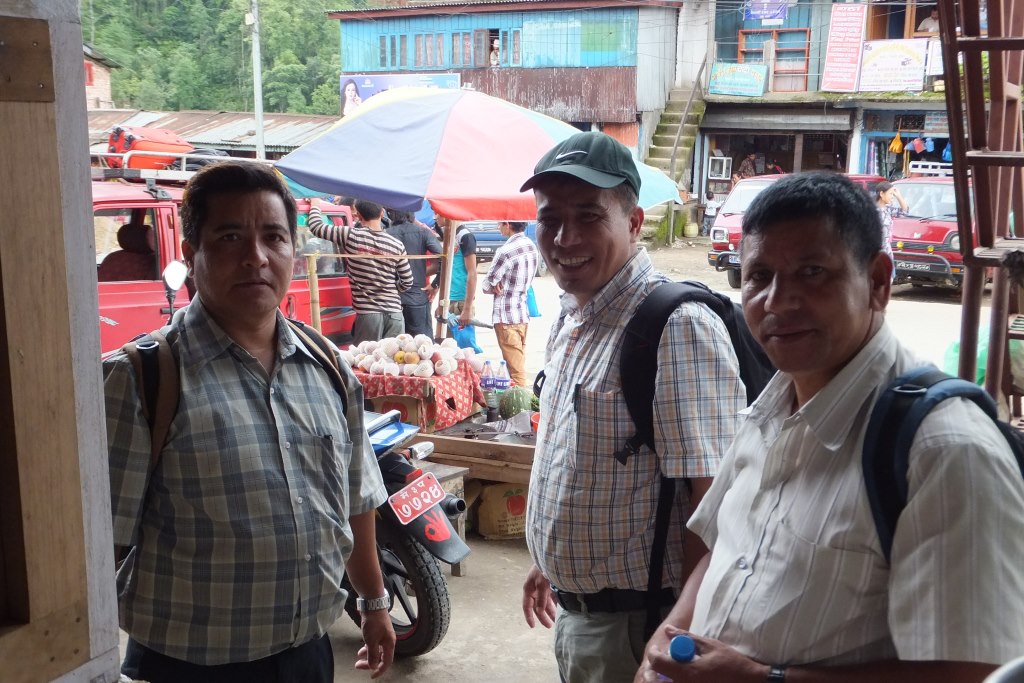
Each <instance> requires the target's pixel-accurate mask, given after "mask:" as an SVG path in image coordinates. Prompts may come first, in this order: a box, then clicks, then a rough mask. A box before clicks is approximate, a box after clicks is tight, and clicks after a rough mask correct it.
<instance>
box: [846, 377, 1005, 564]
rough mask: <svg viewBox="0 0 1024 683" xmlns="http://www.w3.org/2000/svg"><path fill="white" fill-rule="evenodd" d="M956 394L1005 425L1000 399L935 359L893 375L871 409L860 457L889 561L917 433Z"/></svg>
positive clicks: (866, 487) (881, 539) (879, 533)
mask: <svg viewBox="0 0 1024 683" xmlns="http://www.w3.org/2000/svg"><path fill="white" fill-rule="evenodd" d="M956 397H961V398H966V399H970V400H971V401H973V402H974V403H975V404H977V405H978V407H980V408H981V409H982V410H983V411H984V412H985V414H986V415H988V416H989V418H990V419H992V420H993V421H994V422H996V423H997V424H998V425H1000V431H1003V430H1002V425H1001V424H1000V421H999V419H998V411H997V409H996V404H995V402H994V401H993V400H992V397H990V396H989V395H988V394H987V393H986V392H985V390H984V389H982V388H981V387H980V386H978V385H977V384H974V383H973V382H968V381H966V380H962V379H960V378H958V377H953V376H951V375H948V374H946V373H944V372H942V371H941V370H939V369H938V368H936V367H934V366H932V365H927V366H923V367H920V368H915V369H914V370H910V371H909V372H906V373H904V374H902V375H900V376H899V377H897V378H896V379H894V380H893V381H892V382H891V383H890V384H889V386H888V387H886V389H885V390H884V391H883V392H882V395H881V396H880V397H879V399H878V401H877V402H876V403H875V407H874V408H873V409H872V411H871V417H870V418H869V420H868V427H867V431H866V432H865V435H864V449H863V452H862V454H861V461H862V467H863V470H864V483H865V489H866V491H867V496H868V503H869V504H870V506H871V515H872V517H873V518H874V520H875V528H876V530H877V532H878V539H879V541H880V543H881V546H882V553H883V554H884V555H885V559H886V561H887V562H889V561H891V554H892V542H893V537H894V535H895V533H896V524H897V522H898V521H899V517H900V514H901V513H902V512H903V508H905V507H906V505H907V497H908V491H907V488H908V483H907V471H908V469H909V466H910V462H909V461H910V447H911V446H912V445H913V443H914V436H915V434H917V429H918V427H920V426H921V422H922V421H924V418H925V417H927V416H928V413H929V412H931V410H932V408H934V407H935V406H936V405H938V404H939V403H941V402H942V401H945V400H946V399H949V398H956ZM1003 433H1004V435H1006V433H1005V431H1004V432H1003ZM1008 441H1009V443H1010V445H1011V446H1012V447H1014V448H1013V450H1014V455H1015V456H1016V457H1017V459H1018V464H1024V463H1022V461H1021V453H1020V448H1019V447H1015V442H1014V441H1013V440H1010V439H1009V438H1008Z"/></svg>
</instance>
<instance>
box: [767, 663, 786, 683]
mask: <svg viewBox="0 0 1024 683" xmlns="http://www.w3.org/2000/svg"><path fill="white" fill-rule="evenodd" d="M765 680H767V681H768V683H778V682H779V681H785V680H786V667H784V666H772V667H769V669H768V678H767V679H765Z"/></svg>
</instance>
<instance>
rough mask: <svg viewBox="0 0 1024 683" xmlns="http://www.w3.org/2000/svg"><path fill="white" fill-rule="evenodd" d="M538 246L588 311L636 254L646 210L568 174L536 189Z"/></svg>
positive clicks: (565, 286) (562, 283)
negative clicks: (631, 206)
mask: <svg viewBox="0 0 1024 683" xmlns="http://www.w3.org/2000/svg"><path fill="white" fill-rule="evenodd" d="M534 196H535V197H536V200H537V244H538V245H539V246H540V252H541V254H542V255H543V256H544V261H545V262H546V263H547V265H548V270H550V271H551V273H552V274H553V275H554V276H555V281H556V282H558V286H559V287H561V288H562V289H563V290H564V291H566V292H567V293H569V294H572V295H573V296H575V297H576V300H577V301H578V303H579V305H580V306H585V305H586V304H587V303H589V302H590V300H591V299H592V298H593V297H594V295H595V294H597V293H598V292H599V291H600V290H601V288H602V287H604V286H605V285H606V284H608V281H609V280H611V279H612V277H614V276H615V274H616V273H617V272H619V270H620V269H621V268H622V266H624V265H625V264H626V262H627V261H629V259H630V258H631V257H632V256H633V254H634V253H635V252H636V243H637V239H638V237H639V235H640V227H641V225H643V222H644V212H643V209H641V208H639V207H634V208H633V209H632V210H629V211H627V210H626V208H625V207H624V206H623V205H622V203H621V202H620V200H619V196H618V195H617V194H616V191H615V189H614V188H613V189H602V188H599V187H595V186H593V185H591V184H589V183H586V182H583V181H582V180H579V179H578V178H575V177H573V176H570V175H568V174H564V173H554V174H551V175H550V177H546V178H544V179H543V180H541V181H539V182H538V183H537V185H536V186H535V187H534Z"/></svg>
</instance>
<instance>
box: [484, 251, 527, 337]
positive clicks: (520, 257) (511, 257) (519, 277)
mask: <svg viewBox="0 0 1024 683" xmlns="http://www.w3.org/2000/svg"><path fill="white" fill-rule="evenodd" d="M537 258H538V256H537V248H536V247H535V246H534V245H533V242H532V241H530V238H529V237H527V236H526V233H522V232H514V233H512V235H511V236H510V237H509V238H508V240H506V242H505V243H504V244H503V245H501V246H500V247H498V250H497V251H496V252H495V253H494V263H492V264H491V268H490V270H488V271H487V275H486V277H485V278H484V291H485V292H489V291H491V290H493V289H494V287H495V285H498V284H501V286H502V290H501V294H495V295H494V306H493V308H492V311H491V321H492V322H495V323H502V324H505V325H521V324H524V323H529V322H530V310H529V308H527V306H526V290H528V289H529V288H530V285H531V284H532V283H533V276H534V274H535V273H536V272H537Z"/></svg>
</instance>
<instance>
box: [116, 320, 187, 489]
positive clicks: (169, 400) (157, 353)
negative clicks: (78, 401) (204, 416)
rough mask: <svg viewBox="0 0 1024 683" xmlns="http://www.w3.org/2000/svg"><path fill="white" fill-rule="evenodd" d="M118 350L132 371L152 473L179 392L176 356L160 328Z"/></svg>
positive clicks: (176, 407) (174, 411) (168, 429)
mask: <svg viewBox="0 0 1024 683" xmlns="http://www.w3.org/2000/svg"><path fill="white" fill-rule="evenodd" d="M122 349H123V350H124V352H125V354H126V355H127V357H128V360H129V361H130V362H131V364H132V369H133V370H134V371H135V382H136V386H137V390H138V394H139V398H140V399H141V400H142V414H143V416H145V418H146V422H147V423H148V425H149V434H150V456H149V471H150V473H152V472H153V470H155V469H156V466H157V464H158V463H159V462H160V453H161V452H162V451H163V448H164V445H165V444H166V443H167V433H168V432H169V431H170V428H171V421H172V420H174V416H175V414H176V413H177V412H178V399H179V398H180V394H181V379H180V377H179V376H178V359H177V358H176V357H175V355H174V351H173V350H172V348H171V342H170V341H169V340H168V339H167V337H166V336H165V335H164V332H163V331H162V330H155V331H153V332H150V333H149V334H144V335H142V336H141V337H138V338H136V339H134V340H132V341H130V342H128V343H127V344H125V345H124V346H123V347H122Z"/></svg>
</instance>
